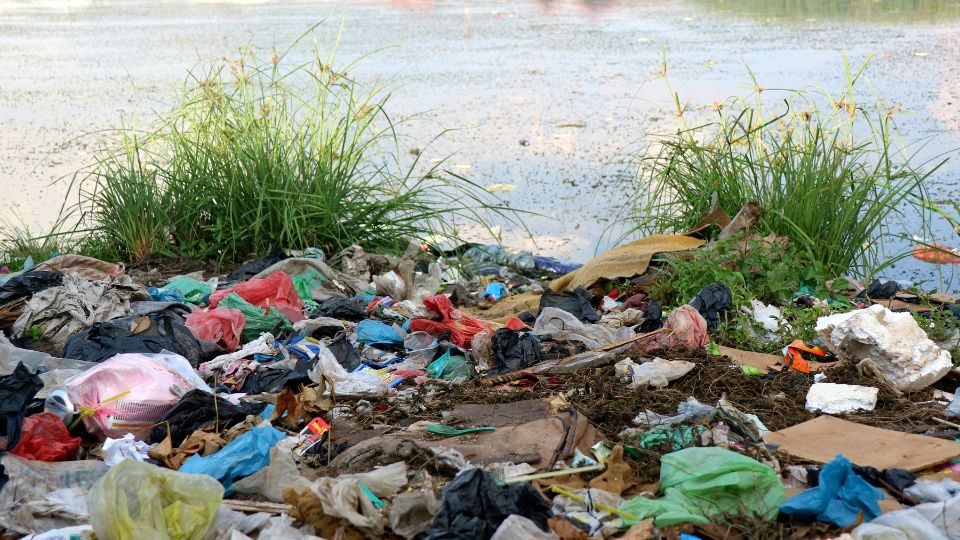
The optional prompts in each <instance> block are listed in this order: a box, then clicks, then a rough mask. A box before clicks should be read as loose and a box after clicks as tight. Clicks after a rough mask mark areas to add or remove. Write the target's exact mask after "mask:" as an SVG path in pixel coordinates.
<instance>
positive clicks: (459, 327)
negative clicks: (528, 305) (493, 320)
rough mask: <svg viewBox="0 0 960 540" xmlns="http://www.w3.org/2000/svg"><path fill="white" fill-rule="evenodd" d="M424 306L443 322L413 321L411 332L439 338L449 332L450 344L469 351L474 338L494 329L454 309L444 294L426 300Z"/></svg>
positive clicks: (411, 322)
mask: <svg viewBox="0 0 960 540" xmlns="http://www.w3.org/2000/svg"><path fill="white" fill-rule="evenodd" d="M423 305H424V306H425V307H426V308H427V309H429V310H430V311H433V312H436V313H439V314H440V316H441V317H443V320H442V321H441V322H437V321H431V320H429V319H413V320H412V321H410V331H411V332H420V331H422V332H427V333H428V334H430V335H432V336H437V335H440V334H442V333H444V332H446V331H449V332H450V343H453V344H454V345H456V346H458V347H462V348H464V349H469V348H470V346H471V343H472V342H473V336H475V335H476V334H477V333H479V332H482V331H483V330H486V329H488V328H493V326H492V325H491V324H489V323H486V322H484V321H481V320H480V319H475V318H473V317H471V316H469V315H464V314H463V313H462V312H461V311H460V310H458V309H456V308H454V307H453V303H451V302H450V299H449V298H447V297H446V296H445V295H442V294H438V295H436V296H428V297H426V298H424V299H423Z"/></svg>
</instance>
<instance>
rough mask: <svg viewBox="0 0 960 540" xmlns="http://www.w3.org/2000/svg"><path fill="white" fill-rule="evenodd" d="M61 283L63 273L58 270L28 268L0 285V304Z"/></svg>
mask: <svg viewBox="0 0 960 540" xmlns="http://www.w3.org/2000/svg"><path fill="white" fill-rule="evenodd" d="M59 285H63V274H61V273H60V272H42V271H39V270H30V271H29V272H24V273H22V274H20V275H19V276H17V277H14V278H10V281H7V282H6V283H4V284H3V285H2V286H0V305H3V304H6V303H7V302H10V301H12V300H16V299H17V298H20V297H22V296H33V295H34V294H36V293H38V292H40V291H42V290H44V289H49V288H50V287H57V286H59Z"/></svg>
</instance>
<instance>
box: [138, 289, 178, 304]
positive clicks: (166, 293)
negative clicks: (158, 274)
mask: <svg viewBox="0 0 960 540" xmlns="http://www.w3.org/2000/svg"><path fill="white" fill-rule="evenodd" d="M147 293H149V294H150V297H151V298H153V299H154V300H156V301H157V302H186V301H187V299H186V298H184V296H183V293H181V292H180V291H178V290H176V289H158V288H157V287H150V288H148V289H147Z"/></svg>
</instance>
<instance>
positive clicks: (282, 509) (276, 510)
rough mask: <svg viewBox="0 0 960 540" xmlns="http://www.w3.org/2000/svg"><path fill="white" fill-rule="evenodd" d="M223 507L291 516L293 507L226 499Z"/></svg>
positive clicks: (268, 502) (266, 502)
mask: <svg viewBox="0 0 960 540" xmlns="http://www.w3.org/2000/svg"><path fill="white" fill-rule="evenodd" d="M223 506H226V507H227V508H229V509H230V510H236V511H238V512H267V513H268V514H289V513H290V511H291V510H293V507H292V506H290V505H289V504H282V503H275V502H270V501H241V500H238V499H224V500H223Z"/></svg>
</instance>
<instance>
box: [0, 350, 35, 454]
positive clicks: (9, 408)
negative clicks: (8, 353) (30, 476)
mask: <svg viewBox="0 0 960 540" xmlns="http://www.w3.org/2000/svg"><path fill="white" fill-rule="evenodd" d="M41 388H43V381H41V380H40V377H38V376H36V375H34V374H33V373H30V370H29V369H27V367H26V366H24V365H23V362H19V363H17V367H16V369H14V370H13V373H11V374H9V375H5V376H3V377H0V418H2V421H3V424H2V425H0V430H2V431H0V435H5V436H6V438H7V440H6V444H5V446H4V447H3V450H8V449H10V448H13V447H14V446H16V444H17V443H18V442H19V441H20V427H21V426H20V424H21V422H22V421H23V417H24V415H26V413H27V405H28V404H29V403H30V400H32V399H33V397H34V396H35V395H36V394H37V392H39V391H40V389H41Z"/></svg>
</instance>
